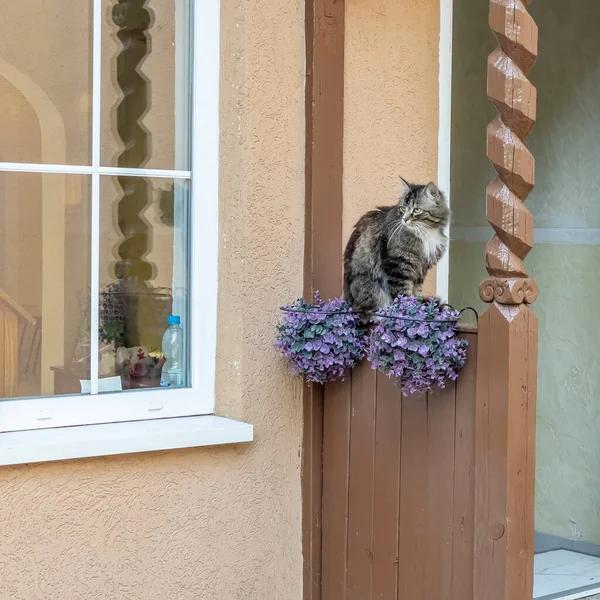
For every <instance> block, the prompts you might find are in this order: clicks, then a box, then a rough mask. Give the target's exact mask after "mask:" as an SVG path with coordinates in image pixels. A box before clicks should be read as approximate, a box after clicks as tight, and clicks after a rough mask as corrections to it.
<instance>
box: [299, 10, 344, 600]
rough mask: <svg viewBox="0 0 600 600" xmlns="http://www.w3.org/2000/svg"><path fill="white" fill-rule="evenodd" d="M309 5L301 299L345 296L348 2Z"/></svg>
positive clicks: (307, 439)
mask: <svg viewBox="0 0 600 600" xmlns="http://www.w3.org/2000/svg"><path fill="white" fill-rule="evenodd" d="M330 4H331V6H330V5H329V3H326V2H317V1H316V0H309V1H308V2H306V5H305V6H306V14H305V30H306V36H305V37H306V87H305V106H306V144H305V146H306V160H305V165H306V168H305V171H306V172H305V178H306V195H305V202H306V205H305V251H304V297H305V298H307V299H308V298H310V297H311V296H312V294H313V292H314V291H315V290H320V291H321V293H322V296H323V297H324V298H327V297H333V296H337V295H339V294H341V292H342V164H343V154H344V149H343V129H344V111H343V105H344V15H345V3H344V1H343V0H338V1H336V2H333V3H330ZM323 413H324V411H323V389H322V388H321V387H320V386H312V387H310V388H309V387H308V386H305V388H304V391H303V416H304V436H303V443H302V448H303V454H302V498H303V509H302V551H303V557H304V577H303V582H304V585H303V597H304V600H321V584H322V582H321V568H322V546H321V544H322V540H321V535H322V531H321V523H322V514H321V510H322V507H321V501H322V482H323V465H322V453H323Z"/></svg>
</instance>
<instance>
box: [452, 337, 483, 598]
mask: <svg viewBox="0 0 600 600" xmlns="http://www.w3.org/2000/svg"><path fill="white" fill-rule="evenodd" d="M463 336H464V337H465V338H466V339H467V340H468V341H469V347H468V349H467V362H466V364H465V366H464V368H463V369H462V371H461V373H460V377H459V378H458V379H457V381H456V409H455V410H456V416H455V423H456V426H455V439H454V444H455V445H454V517H453V518H454V528H453V537H452V545H453V551H452V586H451V595H450V597H451V598H452V600H473V519H474V514H473V512H474V502H475V489H474V488H475V485H474V484H475V480H474V478H475V385H476V377H477V335H476V334H463Z"/></svg>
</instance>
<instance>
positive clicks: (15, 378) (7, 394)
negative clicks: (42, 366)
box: [0, 307, 19, 398]
mask: <svg viewBox="0 0 600 600" xmlns="http://www.w3.org/2000/svg"><path fill="white" fill-rule="evenodd" d="M0 321H2V327H1V328H2V331H0V333H1V335H2V337H1V338H0V344H1V345H2V347H3V350H2V351H1V352H0V360H1V361H2V362H0V365H1V366H0V369H2V375H3V380H4V381H3V385H1V386H0V390H1V391H2V393H1V394H0V398H14V397H15V396H16V395H17V386H18V383H19V365H18V362H19V321H18V315H17V314H16V313H14V312H13V311H12V310H9V309H8V308H7V307H4V308H3V310H2V311H0ZM2 388H3V389H2Z"/></svg>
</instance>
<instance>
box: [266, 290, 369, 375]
mask: <svg viewBox="0 0 600 600" xmlns="http://www.w3.org/2000/svg"><path fill="white" fill-rule="evenodd" d="M283 311H284V314H283V316H282V317H281V320H280V321H279V324H278V326H277V339H276V341H275V344H274V347H275V348H276V349H277V350H279V353H280V354H281V356H283V357H284V358H286V359H287V360H288V362H289V365H290V371H291V373H292V375H298V376H303V377H304V378H305V379H306V381H307V382H315V383H325V382H326V381H334V380H335V379H340V378H343V377H344V372H345V370H346V369H349V368H350V369H351V368H353V367H354V366H355V365H356V363H357V362H358V361H360V360H361V359H362V358H363V356H364V354H365V350H366V345H367V339H366V334H365V333H364V332H363V330H362V329H361V327H360V318H359V316H358V315H357V314H354V313H352V311H351V307H350V306H349V305H348V304H347V303H346V302H344V300H342V299H341V298H336V299H334V300H330V301H328V302H324V301H323V300H321V298H320V296H319V294H318V292H317V293H316V294H315V298H314V302H313V304H312V305H311V304H308V303H307V302H306V301H305V300H303V299H299V300H297V301H296V302H295V303H294V304H292V305H289V306H286V307H284V308H283Z"/></svg>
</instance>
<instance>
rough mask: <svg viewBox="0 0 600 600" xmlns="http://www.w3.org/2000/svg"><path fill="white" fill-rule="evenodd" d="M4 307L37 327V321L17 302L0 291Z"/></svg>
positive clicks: (0, 298)
mask: <svg viewBox="0 0 600 600" xmlns="http://www.w3.org/2000/svg"><path fill="white" fill-rule="evenodd" d="M2 305H4V306H5V307H7V308H8V309H9V310H11V311H12V312H13V313H15V314H16V315H18V316H19V317H20V318H21V319H23V320H24V321H27V323H29V324H30V325H32V326H34V327H35V319H34V318H33V317H32V316H31V314H29V312H28V311H27V310H25V309H24V308H23V307H22V306H21V305H20V304H19V303H18V302H17V301H16V300H14V299H13V298H11V297H10V296H9V295H8V294H7V293H6V292H5V291H3V290H1V289H0V307H1V306H2Z"/></svg>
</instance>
